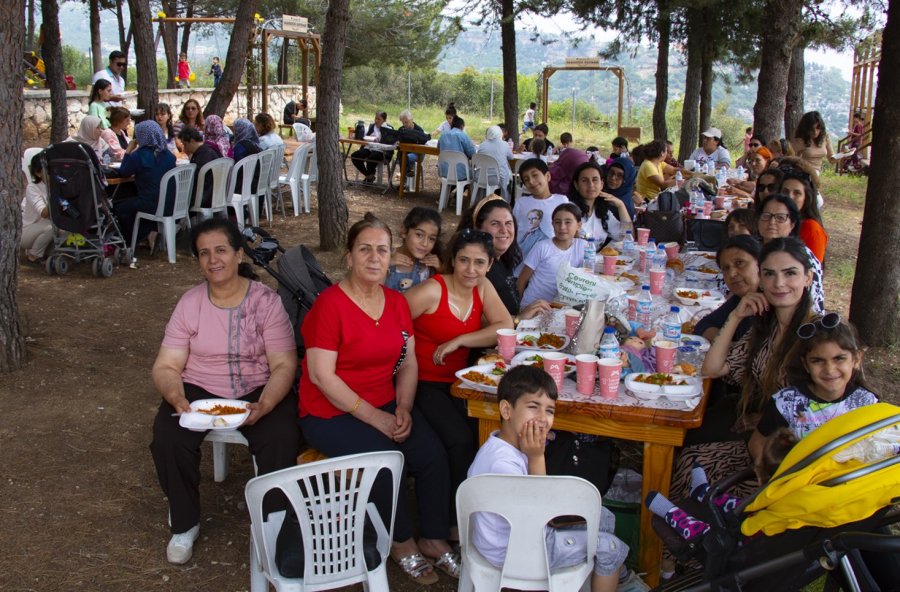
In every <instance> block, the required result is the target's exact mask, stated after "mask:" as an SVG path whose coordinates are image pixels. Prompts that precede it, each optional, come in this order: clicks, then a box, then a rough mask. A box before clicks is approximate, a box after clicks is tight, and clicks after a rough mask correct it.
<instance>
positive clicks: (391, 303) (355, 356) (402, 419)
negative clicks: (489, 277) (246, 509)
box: [300, 213, 459, 584]
mask: <svg viewBox="0 0 900 592" xmlns="http://www.w3.org/2000/svg"><path fill="white" fill-rule="evenodd" d="M390 259H391V230H390V228H388V226H387V225H386V224H385V223H384V222H382V221H380V220H378V219H377V218H375V216H373V215H372V214H370V213H369V214H366V217H365V218H364V219H363V220H360V221H359V222H357V223H356V224H354V225H353V227H352V228H350V232H349V233H348V236H347V255H346V263H347V267H348V268H349V272H348V273H347V276H346V277H345V278H344V279H343V280H341V281H340V282H339V283H338V284H336V285H334V286H331V287H330V288H328V289H326V290H325V291H324V292H322V293H321V294H320V295H319V297H318V298H317V299H316V301H315V304H313V306H312V308H311V309H310V311H309V313H308V314H307V315H306V318H305V319H304V321H303V326H302V328H301V331H302V333H303V339H304V343H305V344H306V357H305V358H304V359H303V375H302V376H301V378H300V427H301V428H302V429H303V435H304V436H305V437H306V440H307V441H308V442H309V443H310V445H312V446H313V447H314V448H316V449H317V450H319V451H321V452H322V453H324V454H326V455H328V456H344V455H348V454H357V453H361V452H373V451H379V450H399V451H401V452H402V453H403V456H404V458H405V462H404V472H405V473H406V472H408V473H409V474H411V475H413V476H414V477H415V484H416V501H417V507H418V513H419V531H420V532H419V534H420V538H419V540H418V544H417V543H416V539H414V538H413V526H412V520H411V518H410V512H409V509H410V506H409V503H408V501H407V491H408V490H407V488H406V487H405V485H404V486H403V487H401V488H400V491H399V495H398V499H397V511H396V515H395V518H394V541H393V545H392V546H391V557H393V558H394V560H395V561H396V562H397V563H398V564H399V565H400V567H401V568H402V569H403V570H404V572H406V574H407V575H408V576H409V577H410V578H412V579H413V580H414V581H415V582H416V583H419V584H433V583H435V582H437V581H438V576H437V574H436V573H435V572H434V569H433V566H432V564H431V563H430V562H429V561H428V560H426V558H425V557H426V556H427V557H432V558H435V559H436V562H437V563H436V564H435V565H437V567H439V568H441V569H442V570H444V571H448V569H450V571H455V572H456V573H457V577H458V571H459V557H458V556H457V555H456V554H454V553H453V552H452V550H451V549H450V546H449V544H448V543H447V538H448V535H449V534H450V533H449V528H450V518H449V507H450V503H451V499H452V498H451V497H450V483H449V475H448V471H447V458H446V456H445V454H444V448H443V447H442V446H441V445H440V440H438V438H437V436H436V435H435V433H434V432H433V431H432V429H431V428H430V427H429V425H428V422H427V421H425V419H424V418H423V417H422V416H421V415H420V414H419V412H418V411H416V410H415V409H414V408H413V400H414V399H415V396H416V379H417V376H418V366H417V363H416V356H415V349H416V339H415V337H413V323H412V319H411V318H410V316H409V306H408V305H407V304H406V300H404V298H403V296H402V295H401V294H400V293H399V292H395V291H394V290H390V289H388V288H385V287H384V286H382V283H383V282H384V280H385V277H387V270H388V265H389V264H390ZM384 477H385V476H381V477H379V478H378V480H376V482H375V487H374V488H373V489H372V501H373V502H374V503H375V505H376V506H377V507H378V509H379V512H380V513H381V515H382V517H383V518H384V519H385V523H387V520H388V519H389V517H390V508H391V489H392V487H391V482H390V480H389V479H387V478H384ZM404 477H405V475H404ZM401 483H403V484H405V483H406V479H405V478H403V479H401ZM447 566H450V567H449V568H448V567H447Z"/></svg>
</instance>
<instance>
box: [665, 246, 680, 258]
mask: <svg viewBox="0 0 900 592" xmlns="http://www.w3.org/2000/svg"><path fill="white" fill-rule="evenodd" d="M679 247H680V245H679V244H678V243H666V257H668V258H669V261H674V260H675V259H678V249H679Z"/></svg>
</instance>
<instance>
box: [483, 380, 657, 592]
mask: <svg viewBox="0 0 900 592" xmlns="http://www.w3.org/2000/svg"><path fill="white" fill-rule="evenodd" d="M557 397H558V395H557V392H556V384H555V383H554V382H553V379H552V378H551V377H550V375H549V374H547V373H546V372H544V371H543V370H542V369H540V368H536V367H533V366H516V367H515V368H512V369H511V370H510V371H509V372H507V373H506V375H505V376H504V377H503V379H502V380H501V381H500V385H499V386H498V387H497V398H498V399H499V405H500V430H499V431H497V432H494V433H493V434H491V436H490V438H488V440H487V442H485V443H484V446H482V447H481V449H480V450H479V451H478V454H477V455H476V456H475V460H474V461H473V462H472V466H471V467H469V473H468V476H469V477H474V476H476V475H483V474H488V473H493V474H504V475H546V474H547V467H546V463H545V461H544V445H545V443H546V442H547V432H549V430H550V428H551V427H553V415H554V413H555V411H556V399H557ZM547 502H548V503H552V500H547ZM614 530H615V518H614V517H613V515H612V513H611V512H610V511H609V510H607V509H606V508H602V509H601V514H600V532H599V533H598V535H597V539H598V541H597V552H596V554H595V555H594V573H593V575H592V577H591V592H613V591H617V592H639V591H646V590H649V589H650V588H649V586H647V585H646V584H644V582H643V581H642V580H641V579H640V578H639V577H638V576H637V575H636V574H635V573H634V572H632V571H630V570H628V569H627V568H625V566H624V561H625V558H626V557H627V556H628V545H626V544H625V543H623V542H622V541H621V540H619V539H618V538H616V536H615V535H614V534H613V531H614ZM509 533H510V528H509V525H508V524H507V522H506V520H504V519H503V518H502V517H500V516H498V515H496V514H492V513H489V512H478V513H476V514H475V515H474V516H473V517H472V542H473V543H474V545H475V548H476V549H477V550H478V552H479V553H481V555H482V556H484V558H485V559H486V560H487V561H488V562H490V563H491V564H492V565H494V566H496V567H502V566H503V562H504V560H505V559H506V549H507V547H508V546H509ZM586 535H587V531H586V530H584V529H571V528H567V529H565V530H557V529H556V528H552V527H549V526H548V527H547V528H546V537H545V540H546V545H547V556H548V558H549V560H550V569H551V570H553V569H560V568H563V567H569V566H572V565H577V564H578V563H580V562H581V561H583V560H584V558H585V554H586V553H587V537H586Z"/></svg>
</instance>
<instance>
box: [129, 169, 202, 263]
mask: <svg viewBox="0 0 900 592" xmlns="http://www.w3.org/2000/svg"><path fill="white" fill-rule="evenodd" d="M196 172H197V165H195V164H183V165H179V166H176V167H175V168H173V169H172V170H170V171H168V172H167V173H166V174H165V175H163V176H162V179H160V180H159V204H158V205H157V206H156V213H154V214H148V213H146V212H138V214H137V216H136V217H135V219H134V231H133V232H132V233H131V252H132V253H134V249H135V247H136V246H137V237H138V230H139V229H140V223H141V220H151V221H153V222H156V223H157V224H159V225H161V226H162V228H161V233H162V234H163V235H164V236H165V239H166V253H167V254H168V256H169V263H175V233H176V232H177V229H176V228H175V223H176V222H178V221H179V220H184V221H185V222H186V223H187V227H188V228H190V227H191V219H190V217H189V216H188V206H189V205H190V203H191V189H192V188H193V185H194V174H195V173H196ZM173 180H174V182H175V206H174V208H173V210H172V214H171V215H170V216H166V215H165V211H166V201H167V200H166V195H167V194H168V188H169V184H170V182H172V181H173Z"/></svg>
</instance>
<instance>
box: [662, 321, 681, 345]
mask: <svg viewBox="0 0 900 592" xmlns="http://www.w3.org/2000/svg"><path fill="white" fill-rule="evenodd" d="M663 337H664V338H665V339H668V340H669V341H679V340H680V339H681V325H675V324H671V323H665V324H664V325H663Z"/></svg>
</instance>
